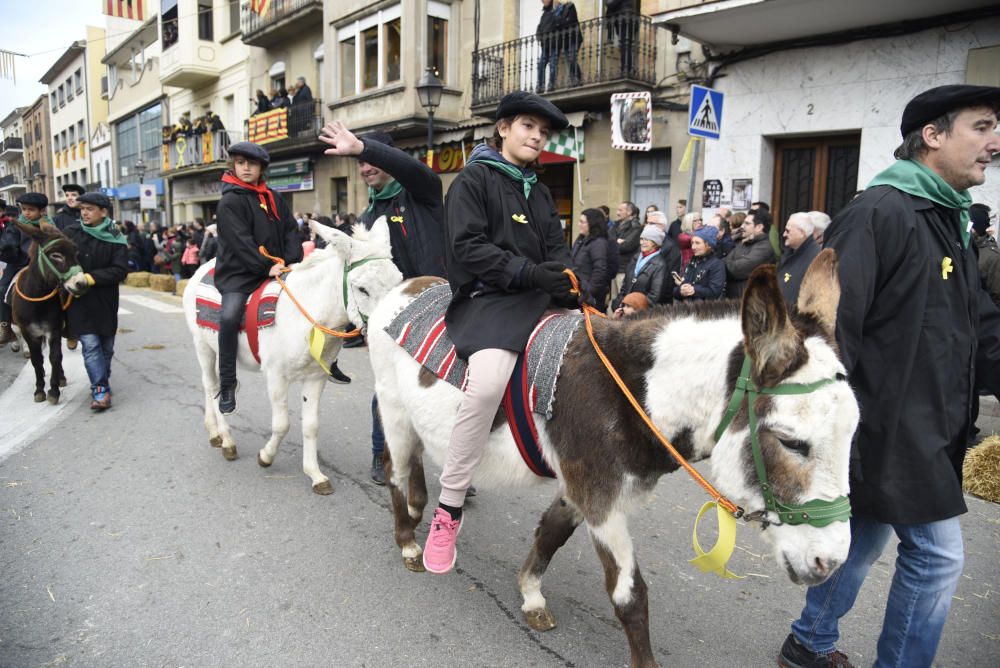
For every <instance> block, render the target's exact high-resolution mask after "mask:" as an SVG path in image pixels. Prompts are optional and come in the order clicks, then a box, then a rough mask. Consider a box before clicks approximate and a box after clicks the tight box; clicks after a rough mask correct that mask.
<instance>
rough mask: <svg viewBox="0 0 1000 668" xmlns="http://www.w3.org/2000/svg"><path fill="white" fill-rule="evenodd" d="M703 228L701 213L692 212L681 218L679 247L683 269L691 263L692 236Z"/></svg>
mask: <svg viewBox="0 0 1000 668" xmlns="http://www.w3.org/2000/svg"><path fill="white" fill-rule="evenodd" d="M700 227H701V213H699V212H697V211H691V212H689V213H686V214H684V217H683V218H681V233H680V234H679V235H678V236H677V245H678V246H680V249H681V267H686V266H687V263H688V262H690V261H691V255H692V254H693V252H692V250H691V234H692V233H693V232H694V231H695V230H696V229H698V228H700Z"/></svg>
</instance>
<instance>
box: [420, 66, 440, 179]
mask: <svg viewBox="0 0 1000 668" xmlns="http://www.w3.org/2000/svg"><path fill="white" fill-rule="evenodd" d="M443 89H444V83H442V82H441V80H440V79H438V78H437V76H435V75H434V68H432V67H428V68H427V70H426V71H425V72H424V76H423V77H421V79H420V81H419V82H418V83H417V96H418V97H419V98H420V106H422V107H423V108H424V109H426V110H427V166H428V167H431V166H432V165H433V164H434V150H433V149H432V148H431V146H433V144H434V110H435V109H437V108H438V105H440V104H441V91H442V90H443Z"/></svg>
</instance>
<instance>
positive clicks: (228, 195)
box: [215, 141, 302, 415]
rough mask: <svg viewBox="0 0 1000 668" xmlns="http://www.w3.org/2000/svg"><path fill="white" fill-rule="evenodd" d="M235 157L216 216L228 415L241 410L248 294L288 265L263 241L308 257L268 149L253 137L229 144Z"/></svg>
mask: <svg viewBox="0 0 1000 668" xmlns="http://www.w3.org/2000/svg"><path fill="white" fill-rule="evenodd" d="M229 158H230V163H229V170H228V171H227V172H226V173H225V174H223V175H222V183H223V186H222V199H221V200H219V208H218V213H217V216H216V217H217V219H218V223H217V224H218V226H219V227H218V231H219V252H218V255H217V258H216V264H215V287H216V288H217V289H218V290H219V293H220V294H221V295H222V309H221V313H220V317H219V387H220V390H219V412H220V413H222V414H223V415H228V414H230V413H233V412H235V411H236V387H237V384H236V352H237V348H238V345H239V334H240V329H239V328H240V320H241V319H242V317H243V309H244V305H245V304H246V301H247V297H249V296H250V293H252V292H253V291H254V290H256V289H257V287H258V286H260V284H261V283H262V282H264V281H265V280H266V279H267V278H268V277H269V276H276V275H278V274H279V273H281V270H282V267H281V265H278V264H274V263H273V262H272V261H271V260H269V259H267V258H266V257H264V256H263V255H262V254H261V253H260V251H259V250H258V248H259V247H260V246H263V247H264V249H265V250H266V251H267V252H268V254H269V255H272V256H274V257H279V258H282V259H283V260H284V262H285V264H292V263H293V262H298V261H299V260H301V259H302V243H301V242H300V241H299V226H298V225H297V224H296V222H295V220H294V219H293V218H292V213H291V211H289V209H288V205H287V204H285V200H283V199H282V198H281V195H280V194H278V193H276V192H274V191H273V190H271V189H270V188H268V187H267V184H266V183H265V182H264V170H265V169H266V168H267V165H268V164H269V163H270V161H271V158H270V156H269V155H268V154H267V151H265V150H264V149H263V148H261V147H260V146H258V145H257V144H253V143H251V142H246V141H244V142H237V143H236V144H233V145H232V146H230V147H229Z"/></svg>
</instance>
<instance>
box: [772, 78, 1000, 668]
mask: <svg viewBox="0 0 1000 668" xmlns="http://www.w3.org/2000/svg"><path fill="white" fill-rule="evenodd" d="M998 111H1000V88H992V87H983V86H942V87H939V88H933V89H931V90H928V91H925V92H923V93H921V94H920V95H918V96H916V97H915V98H913V99H912V100H910V102H909V103H908V104H907V105H906V109H905V110H904V111H903V120H902V125H901V128H900V130H901V132H902V136H903V143H902V145H901V146H900V147H899V148H898V149H896V153H895V156H896V158H897V161H896V162H895V163H894V164H893V165H891V166H890V167H889V168H888V169H886V170H885V171H883V172H882V173H880V174H879V175H877V176H876V177H875V179H874V180H873V181H872V182H871V183H870V184H869V186H868V189H867V190H865V192H864V193H863V194H862V195H861V196H860V197H858V198H857V199H855V200H854V201H852V202H851V203H850V204H848V205H847V206H846V207H845V208H844V209H843V210H842V211H841V212H840V213H839V214H838V215H837V217H836V218H834V220H833V222H832V223H831V224H830V226H829V228H827V231H826V235H825V237H824V240H825V241H824V246H825V247H826V248H832V249H834V250H835V251H836V252H837V257H838V258H839V261H840V266H839V277H840V286H841V296H840V306H839V308H838V311H837V341H838V343H839V346H840V354H841V358H842V360H843V363H844V367H845V368H846V371H847V374H848V379H849V380H850V382H851V386H852V387H853V388H854V391H855V393H856V395H857V398H858V402H859V405H860V408H861V415H862V416H863V419H862V421H861V424H860V425H859V427H858V431H857V433H856V435H855V439H856V440H855V447H854V449H853V451H852V453H851V461H850V468H851V477H850V480H851V508H852V513H853V517H852V518H851V548H850V552H849V553H848V557H847V561H846V562H845V563H844V564H843V565H842V566H840V569H839V570H838V571H836V572H835V573H834V574H833V575H832V576H831V577H830V578H829V579H828V580H826V581H825V582H824V583H823V584H821V585H818V586H815V587H810V588H809V590H808V593H807V594H806V605H805V608H804V609H803V611H802V614H801V616H800V617H799V619H798V620H796V621H795V622H794V623H793V624H792V633H791V634H790V635H789V636H788V638H787V639H786V640H785V644H784V646H783V647H782V648H781V654H780V656H779V659H778V662H779V664H780V665H782V666H789V667H791V666H850V665H851V664H850V663H849V662H848V661H847V657H846V656H845V655H844V654H843V653H841V652H839V651H837V649H836V645H837V640H838V638H839V632H838V622H839V619H840V618H841V617H842V616H844V615H845V614H847V612H848V611H850V609H851V607H852V606H853V605H854V601H855V598H856V596H857V593H858V590H859V589H860V588H861V585H862V583H863V582H864V580H865V576H866V575H867V573H868V570H869V568H870V567H871V566H872V564H873V563H874V562H875V561H876V559H878V558H879V556H880V555H881V554H882V551H883V549H884V548H885V546H886V544H887V542H888V540H889V538H890V536H891V535H892V534H893V533H895V534H896V536H897V537H898V538H899V549H898V555H897V558H896V572H895V575H894V576H893V580H892V585H891V588H890V590H889V597H888V604H887V607H886V611H885V618H884V620H883V624H882V632H881V635H880V637H879V641H878V652H877V654H878V656H877V660H876V662H875V665H876V666H907V667H908V668H909V667H912V668H921V667H923V668H926V667H928V666H930V665H931V664H932V662H933V660H934V655H935V653H936V651H937V647H938V642H939V640H940V638H941V632H942V629H943V628H944V623H945V620H946V619H947V617H948V609H949V607H950V605H951V599H952V594H953V593H954V591H955V587H956V586H957V584H958V581H959V578H960V577H961V574H962V565H963V545H962V534H961V529H960V527H959V515H961V514H962V513H964V512H966V507H965V501H964V499H963V496H962V461H963V458H964V457H965V451H966V439H967V435H968V432H969V429H970V427H971V426H972V425H971V423H970V419H969V415H970V405H971V402H972V398H973V396H974V391H975V387H976V380H977V378H978V380H979V381H980V382H981V383H983V384H984V385H985V387H986V388H988V389H989V390H990V391H991V392H992V393H993V394H997V393H998V392H1000V311H998V310H997V308H996V307H995V306H994V305H993V302H992V301H991V300H990V298H989V295H988V294H987V293H986V291H985V290H984V289H983V287H982V285H981V284H980V281H979V271H978V268H977V266H976V254H975V252H974V248H972V247H971V246H970V235H969V214H968V210H969V205H970V204H971V203H972V198H971V196H970V195H969V192H968V189H969V188H970V187H971V186H975V185H979V184H982V183H983V182H984V181H985V180H986V175H985V170H986V167H987V166H988V165H989V164H990V161H991V160H992V159H993V156H994V155H995V154H996V153H998V152H1000V136H998V135H997V134H996V127H997V113H998ZM900 390H904V391H902V392H901V391H900Z"/></svg>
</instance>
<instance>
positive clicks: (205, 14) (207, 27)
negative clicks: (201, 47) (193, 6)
mask: <svg viewBox="0 0 1000 668" xmlns="http://www.w3.org/2000/svg"><path fill="white" fill-rule="evenodd" d="M212 13H213V12H212V0H198V39H203V40H205V41H206V42H211V41H212V40H213V39H214V38H213V37H212Z"/></svg>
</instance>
